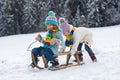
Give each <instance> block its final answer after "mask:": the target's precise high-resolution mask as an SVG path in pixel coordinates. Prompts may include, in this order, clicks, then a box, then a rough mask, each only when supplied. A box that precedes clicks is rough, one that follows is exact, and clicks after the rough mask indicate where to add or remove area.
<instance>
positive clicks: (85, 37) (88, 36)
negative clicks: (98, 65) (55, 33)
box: [59, 18, 97, 62]
mask: <svg viewBox="0 0 120 80" xmlns="http://www.w3.org/2000/svg"><path fill="white" fill-rule="evenodd" d="M59 26H60V28H61V29H62V32H63V34H64V35H65V36H66V42H65V45H66V46H68V47H69V46H70V53H71V54H75V53H76V51H80V50H81V48H82V45H83V43H84V44H85V50H86V51H87V52H88V54H89V56H90V58H91V59H92V61H93V62H96V61H97V59H96V57H95V54H94V52H93V51H92V49H91V45H92V43H93V40H92V33H91V32H90V31H89V30H88V29H86V28H84V27H79V28H75V27H73V26H72V25H70V24H68V23H67V21H65V19H64V18H60V19H59ZM79 59H80V61H83V54H82V53H81V52H80V53H79Z"/></svg>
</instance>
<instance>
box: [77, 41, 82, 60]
mask: <svg viewBox="0 0 120 80" xmlns="http://www.w3.org/2000/svg"><path fill="white" fill-rule="evenodd" d="M82 45H83V43H79V45H78V48H77V50H78V51H80V50H82ZM79 59H80V61H83V54H82V52H80V53H79Z"/></svg>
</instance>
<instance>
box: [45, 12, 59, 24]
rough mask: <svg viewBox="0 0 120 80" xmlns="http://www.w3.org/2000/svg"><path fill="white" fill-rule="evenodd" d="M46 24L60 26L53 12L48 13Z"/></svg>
mask: <svg viewBox="0 0 120 80" xmlns="http://www.w3.org/2000/svg"><path fill="white" fill-rule="evenodd" d="M45 24H53V25H55V26H58V21H57V18H56V16H55V13H54V12H53V11H49V12H48V17H47V18H46V20H45Z"/></svg>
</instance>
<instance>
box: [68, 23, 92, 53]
mask: <svg viewBox="0 0 120 80" xmlns="http://www.w3.org/2000/svg"><path fill="white" fill-rule="evenodd" d="M72 28H73V26H72V25H70V31H71V30H72ZM73 41H74V42H73V46H72V49H71V51H70V52H71V54H74V53H75V52H76V51H77V47H78V45H79V43H85V44H87V45H88V46H91V45H92V44H93V40H92V33H91V32H90V31H89V30H88V29H87V28H84V27H78V28H76V29H75V31H74V33H73Z"/></svg>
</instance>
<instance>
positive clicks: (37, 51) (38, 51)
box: [32, 47, 45, 56]
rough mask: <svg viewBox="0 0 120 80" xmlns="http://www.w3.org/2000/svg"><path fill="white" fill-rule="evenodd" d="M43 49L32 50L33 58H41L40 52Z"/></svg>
mask: <svg viewBox="0 0 120 80" xmlns="http://www.w3.org/2000/svg"><path fill="white" fill-rule="evenodd" d="M43 49H45V48H43V47H38V48H34V49H32V54H34V55H35V56H42V53H41V51H42V50H43Z"/></svg>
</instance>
